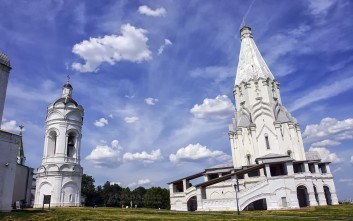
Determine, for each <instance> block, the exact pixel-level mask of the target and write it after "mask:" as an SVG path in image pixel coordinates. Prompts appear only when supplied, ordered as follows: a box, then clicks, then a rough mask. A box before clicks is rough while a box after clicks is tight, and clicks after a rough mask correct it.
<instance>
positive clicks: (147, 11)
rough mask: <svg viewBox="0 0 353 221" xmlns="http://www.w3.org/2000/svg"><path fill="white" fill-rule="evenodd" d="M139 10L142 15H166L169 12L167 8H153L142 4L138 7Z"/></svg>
mask: <svg viewBox="0 0 353 221" xmlns="http://www.w3.org/2000/svg"><path fill="white" fill-rule="evenodd" d="M138 12H139V13H140V14H142V15H147V16H153V17H159V16H165V15H166V14H167V11H166V10H165V8H162V7H161V8H156V9H155V10H153V9H151V8H150V7H148V6H147V5H141V6H140V7H139V9H138Z"/></svg>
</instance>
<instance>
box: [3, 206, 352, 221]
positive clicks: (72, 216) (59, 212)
mask: <svg viewBox="0 0 353 221" xmlns="http://www.w3.org/2000/svg"><path fill="white" fill-rule="evenodd" d="M0 219H1V220H36V221H42V220H60V221H64V220H257V221H260V220H261V221H262V220H264V221H266V220H320V221H321V220H352V221H353V205H338V206H322V207H308V208H304V209H300V210H280V211H241V215H240V216H237V214H236V212H234V211H229V212H173V211H169V210H155V209H121V208H89V207H81V208H55V209H50V210H39V209H25V210H16V211H13V212H11V213H0Z"/></svg>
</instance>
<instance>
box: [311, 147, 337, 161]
mask: <svg viewBox="0 0 353 221" xmlns="http://www.w3.org/2000/svg"><path fill="white" fill-rule="evenodd" d="M309 151H316V152H318V153H319V155H320V157H321V159H322V161H328V162H332V163H341V162H342V161H343V159H341V158H339V157H338V156H337V154H336V153H331V152H330V151H329V150H328V149H327V148H325V147H310V148H309Z"/></svg>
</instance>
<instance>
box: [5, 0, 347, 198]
mask: <svg viewBox="0 0 353 221" xmlns="http://www.w3.org/2000/svg"><path fill="white" fill-rule="evenodd" d="M252 3H253V4H252ZM1 5H2V7H1V8H0V15H1V19H0V33H1V38H0V50H1V51H3V52H4V53H6V54H7V55H8V56H9V57H10V58H11V64H12V67H13V69H12V71H11V74H10V80H9V85H8V89H7V99H6V104H5V111H4V119H3V122H2V125H3V126H2V128H3V129H8V130H15V131H16V130H17V129H16V127H17V126H18V125H19V124H23V125H24V126H25V131H24V145H25V146H24V147H25V154H26V157H27V165H29V166H31V167H34V168H37V167H38V166H39V165H40V163H41V158H42V153H43V144H44V131H45V125H44V121H45V117H46V108H47V106H48V105H49V104H50V103H51V102H54V101H55V100H56V99H57V98H59V97H60V96H61V88H62V85H63V84H64V83H65V82H66V78H67V77H66V76H67V75H68V74H69V75H70V77H71V80H70V81H71V84H72V85H73V88H74V91H73V98H74V99H75V100H76V101H77V102H78V103H80V104H82V105H83V107H84V108H85V118H84V125H83V131H82V133H83V138H82V146H81V165H82V166H83V168H84V172H85V173H87V174H89V175H92V176H93V177H94V178H95V180H96V184H102V183H104V182H105V181H107V180H109V181H111V182H116V183H120V184H121V185H122V186H130V187H131V188H135V187H136V186H138V185H144V186H146V187H148V186H152V185H160V186H162V187H167V185H166V183H167V182H168V181H171V180H174V179H177V178H180V177H183V176H186V175H190V174H192V173H196V172H199V171H202V170H203V169H204V168H206V167H210V166H213V165H216V164H221V163H226V162H229V159H230V154H231V150H230V144H229V141H228V124H229V123H230V122H231V118H232V114H233V110H234V106H233V105H234V100H233V97H232V89H233V85H234V80H235V74H236V67H237V63H238V61H237V60H238V54H239V46H240V39H239V29H240V27H241V23H242V18H243V17H244V16H245V15H246V14H247V18H246V24H247V25H248V26H250V27H252V30H253V34H254V38H255V42H256V44H257V46H258V48H259V50H260V51H261V53H262V55H263V57H264V59H265V61H266V62H267V64H268V65H269V67H270V69H271V71H272V73H273V74H274V76H275V77H276V79H277V80H278V81H279V82H280V83H281V96H282V101H283V103H284V105H285V106H286V107H287V108H288V109H289V110H290V111H291V113H292V115H293V116H294V117H296V118H297V119H298V121H299V123H300V124H301V129H302V133H303V138H304V141H305V149H306V150H309V149H311V150H316V151H319V152H320V153H321V154H322V157H324V158H325V159H326V160H330V161H332V162H333V163H332V164H331V171H333V174H334V177H335V182H336V188H337V193H338V197H339V198H340V199H346V198H352V197H353V192H352V191H351V189H352V186H353V176H352V172H351V170H352V169H353V167H352V166H353V151H352V145H353V142H352V141H353V114H352V113H353V102H352V95H353V77H352V76H353V75H352V72H351V70H352V66H353V53H352V52H353V39H352V38H351V37H350V36H353V22H352V21H351V19H350V17H351V14H353V5H352V2H350V1H348V0H346V1H345V0H316V1H309V0H300V1H299V0H298V1H290V0H285V1H270V0H269V1H240V0H238V1H235V0H234V1H226V0H219V1H211V0H202V1H201V0H200V1H196V0H195V1H176V0H174V1H171V0H163V1H127V0H126V1H89V2H88V1H64V0H55V1H54V0H53V1H47V0H42V1H20V0H19V1H11V0H1Z"/></svg>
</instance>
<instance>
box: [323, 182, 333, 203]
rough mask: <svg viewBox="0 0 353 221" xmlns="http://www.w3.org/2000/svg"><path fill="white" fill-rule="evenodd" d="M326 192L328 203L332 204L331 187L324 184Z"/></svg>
mask: <svg viewBox="0 0 353 221" xmlns="http://www.w3.org/2000/svg"><path fill="white" fill-rule="evenodd" d="M324 192H325V198H326V204H327V205H332V199H331V192H330V188H328V187H327V186H324Z"/></svg>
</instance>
